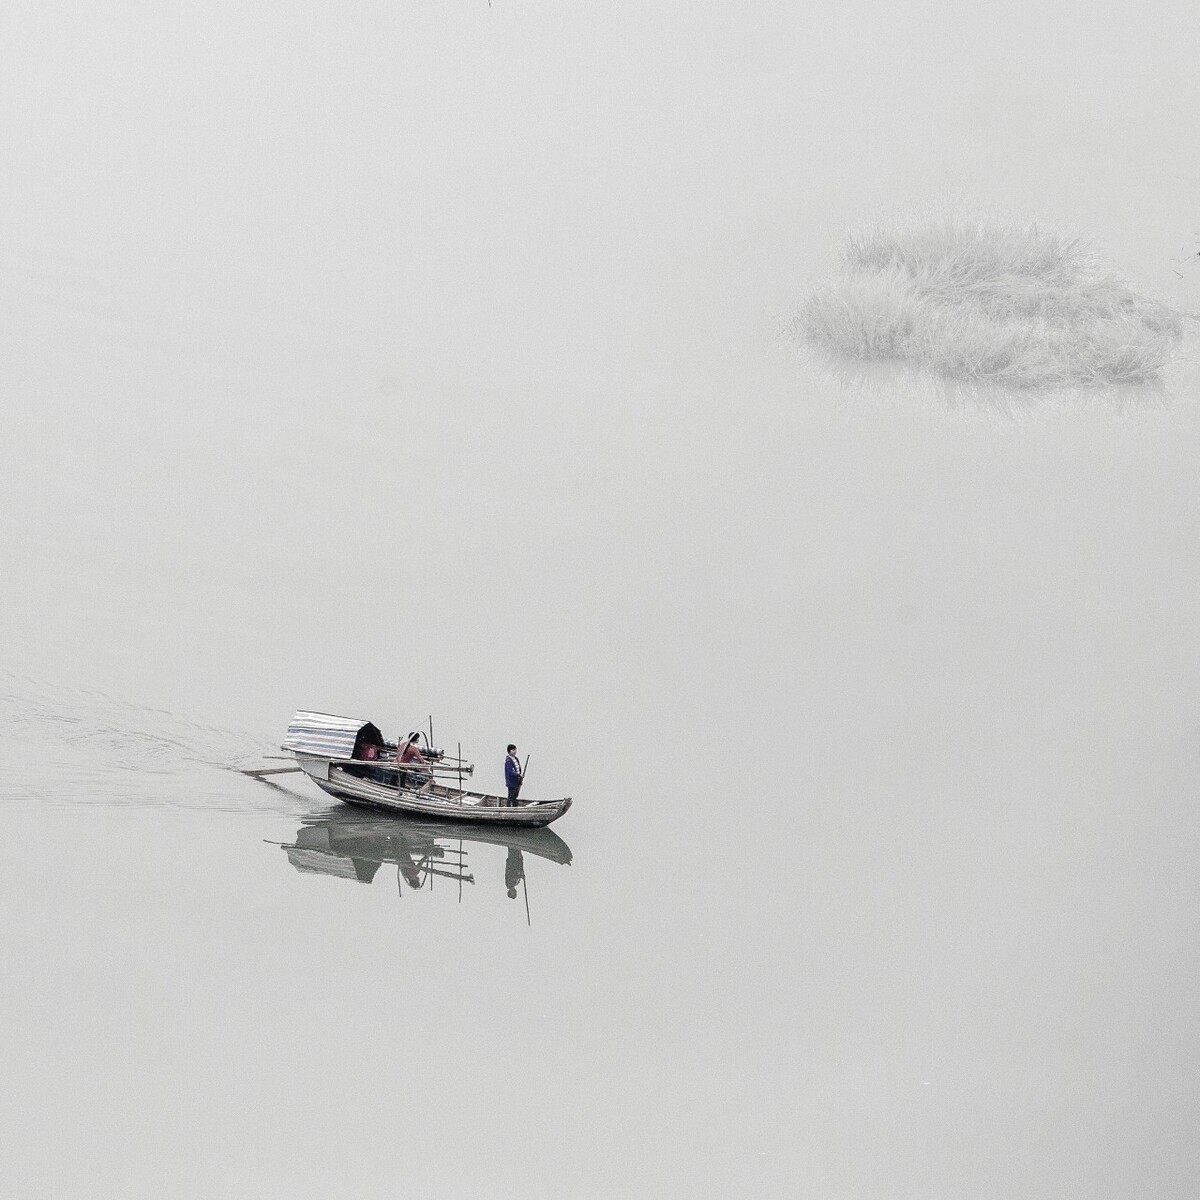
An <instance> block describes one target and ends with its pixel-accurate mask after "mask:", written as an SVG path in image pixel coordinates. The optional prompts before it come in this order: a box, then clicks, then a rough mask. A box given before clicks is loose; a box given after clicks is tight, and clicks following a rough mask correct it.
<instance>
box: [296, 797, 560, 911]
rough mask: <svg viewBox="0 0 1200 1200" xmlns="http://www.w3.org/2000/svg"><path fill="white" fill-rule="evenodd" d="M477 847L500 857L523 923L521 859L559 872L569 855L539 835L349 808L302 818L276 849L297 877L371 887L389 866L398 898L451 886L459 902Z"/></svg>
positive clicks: (547, 835) (551, 835)
mask: <svg viewBox="0 0 1200 1200" xmlns="http://www.w3.org/2000/svg"><path fill="white" fill-rule="evenodd" d="M478 845H485V846H496V847H499V848H502V849H504V850H506V851H507V858H506V860H505V863H504V888H505V891H506V893H507V894H508V896H509V898H510V899H513V900H515V899H516V898H517V895H518V891H520V892H522V893H523V894H524V897H525V909H526V916H527V917H528V912H529V891H528V884H527V883H526V880H525V855H526V854H531V855H535V856H536V857H538V858H544V859H546V860H547V861H548V862H552V863H558V864H560V865H562V866H569V865H570V863H571V847H570V846H568V845H567V843H566V842H564V841H563V840H562V838H561V837H559V836H558V834H557V833H555V832H553V830H551V829H549V828H546V827H542V828H540V829H534V828H522V827H521V826H511V825H507V826H506V825H484V826H478V825H464V824H461V823H459V822H445V821H425V820H421V819H420V818H417V817H403V816H375V815H373V814H371V813H367V812H359V811H356V810H355V809H353V808H351V807H350V806H348V805H342V806H339V807H338V808H336V809H334V810H332V811H330V812H327V813H324V814H322V815H321V816H317V817H309V818H306V819H305V822H304V824H303V825H301V826H300V828H299V829H298V830H297V831H296V840H295V842H292V843H287V842H285V843H282V847H283V850H284V852H285V853H286V854H287V856H288V861H289V862H290V863H291V864H292V866H293V867H295V868H296V870H297V871H304V872H312V873H314V874H320V875H335V876H337V877H339V878H341V879H355V880H357V881H358V882H360V883H371V882H372V881H373V880H374V878H375V876H376V874H378V872H379V869H380V867H382V866H385V865H388V866H392V865H394V866H395V868H396V887H397V889H398V891H399V893H400V895H403V894H404V890H405V888H406V887H407V888H408V889H410V890H412V891H419V890H421V889H423V888H428V889H429V890H430V891H432V890H433V886H434V881H435V880H436V879H438V878H443V879H449V880H450V881H451V882H452V883H456V884H457V885H458V887H457V891H458V897H459V899H460V900H461V899H462V889H463V884H474V883H475V876H474V874H473V873H472V871H471V869H470V863H469V862H468V856H469V854H470V853H471V851H472V850H473V849H474V848H475V847H476V846H478Z"/></svg>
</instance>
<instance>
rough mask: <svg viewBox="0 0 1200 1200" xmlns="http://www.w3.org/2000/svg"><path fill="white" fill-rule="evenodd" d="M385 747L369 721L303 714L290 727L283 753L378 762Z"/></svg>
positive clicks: (329, 715) (294, 719) (319, 714)
mask: <svg viewBox="0 0 1200 1200" xmlns="http://www.w3.org/2000/svg"><path fill="white" fill-rule="evenodd" d="M385 744H386V743H385V742H384V740H383V734H381V733H380V732H379V729H378V728H377V727H376V726H375V725H372V724H371V722H370V721H362V720H360V719H359V718H357V717H335V716H332V715H331V714H330V713H318V712H303V711H301V712H298V713H297V714H296V715H295V716H294V717H293V718H292V720H291V723H290V724H289V725H288V731H287V737H286V738H285V739H284V742H283V745H282V747H281V749H283V750H291V751H294V752H296V753H299V754H315V755H317V756H318V757H319V758H378V757H379V751H380V750H382V749H383V747H384V746H385Z"/></svg>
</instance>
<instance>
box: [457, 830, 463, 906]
mask: <svg viewBox="0 0 1200 1200" xmlns="http://www.w3.org/2000/svg"><path fill="white" fill-rule="evenodd" d="M462 861H463V848H462V838H459V839H458V902H459V904H461V903H462V877H463V872H462Z"/></svg>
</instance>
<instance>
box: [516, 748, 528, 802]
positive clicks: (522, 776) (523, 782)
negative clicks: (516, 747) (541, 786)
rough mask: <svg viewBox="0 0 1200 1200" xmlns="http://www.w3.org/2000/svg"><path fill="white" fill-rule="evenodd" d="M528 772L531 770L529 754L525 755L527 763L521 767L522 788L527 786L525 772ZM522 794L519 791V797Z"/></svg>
mask: <svg viewBox="0 0 1200 1200" xmlns="http://www.w3.org/2000/svg"><path fill="white" fill-rule="evenodd" d="M528 770H529V755H528V754H527V755H525V762H524V763H523V764H522V766H521V787H524V786H525V772H526V771H528ZM520 794H521V793H520V791H519V790H518V791H517V795H518V796H519V795H520Z"/></svg>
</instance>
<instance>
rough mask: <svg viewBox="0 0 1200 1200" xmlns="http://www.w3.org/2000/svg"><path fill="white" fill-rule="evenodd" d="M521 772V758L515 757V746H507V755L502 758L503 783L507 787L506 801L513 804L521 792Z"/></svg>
mask: <svg viewBox="0 0 1200 1200" xmlns="http://www.w3.org/2000/svg"><path fill="white" fill-rule="evenodd" d="M523 778H524V777H523V776H522V774H521V760H520V759H519V758H518V757H517V748H516V746H512V745H510V746H509V747H508V757H507V758H505V760H504V783H505V786H506V787H507V788H508V803H509V805H510V806H511V805H515V804H516V802H517V797H518V796H519V795H520V794H521V783H522V782H523Z"/></svg>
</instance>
